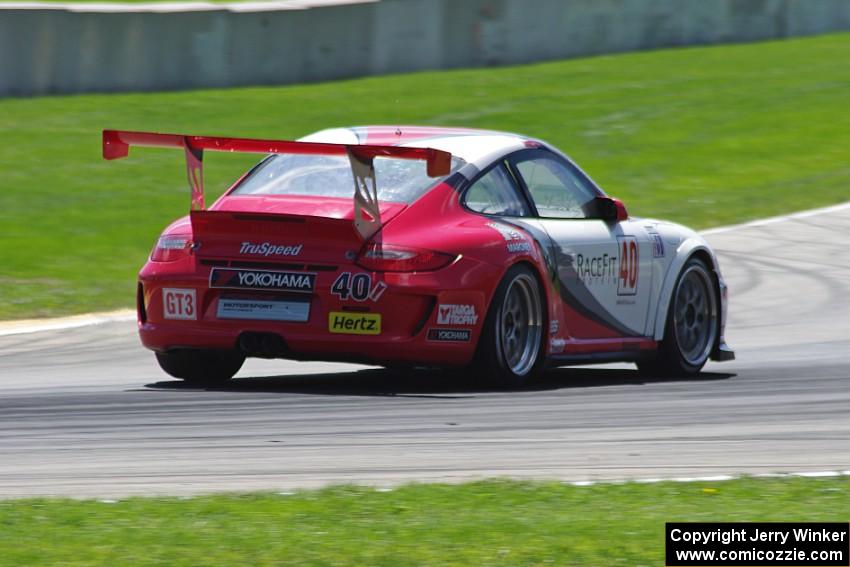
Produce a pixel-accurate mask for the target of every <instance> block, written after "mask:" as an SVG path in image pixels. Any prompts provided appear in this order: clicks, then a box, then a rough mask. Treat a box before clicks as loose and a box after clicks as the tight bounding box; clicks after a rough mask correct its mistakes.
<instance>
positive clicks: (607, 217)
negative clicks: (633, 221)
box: [593, 197, 629, 222]
mask: <svg viewBox="0 0 850 567" xmlns="http://www.w3.org/2000/svg"><path fill="white" fill-rule="evenodd" d="M593 204H594V208H595V209H596V210H595V212H596V214H595V215H593V216H594V217H596V218H600V219H602V220H604V221H607V222H622V221H625V220H629V212H628V211H627V210H626V206H625V205H624V204H623V202H622V201H621V200H619V199H615V198H614V197H596V198H595V199H594V200H593Z"/></svg>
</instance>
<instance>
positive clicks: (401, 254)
mask: <svg viewBox="0 0 850 567" xmlns="http://www.w3.org/2000/svg"><path fill="white" fill-rule="evenodd" d="M456 258H457V256H454V255H451V254H443V253H442V252H434V251H431V250H415V249H413V248H402V247H399V246H387V245H383V244H374V243H373V244H369V245H367V246H366V248H364V249H363V251H362V252H361V253H360V255H359V256H358V257H357V262H356V263H357V265H358V266H360V267H361V268H366V269H367V270H371V271H373V272H429V271H433V270H439V269H440V268H443V267H445V266H448V265H449V264H451V263H452V262H454V261H455V259H456Z"/></svg>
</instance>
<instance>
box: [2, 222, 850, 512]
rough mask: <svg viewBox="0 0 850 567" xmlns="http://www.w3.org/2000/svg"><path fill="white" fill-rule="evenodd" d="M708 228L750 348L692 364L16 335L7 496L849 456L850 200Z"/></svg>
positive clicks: (829, 466) (584, 474) (7, 420)
mask: <svg viewBox="0 0 850 567" xmlns="http://www.w3.org/2000/svg"><path fill="white" fill-rule="evenodd" d="M709 239H710V240H711V241H712V243H713V245H714V246H715V247H716V249H717V250H718V252H719V255H720V259H721V265H722V268H723V270H724V272H725V274H726V277H727V279H728V281H729V283H730V286H731V293H732V307H731V318H730V324H729V329H728V339H729V343H730V345H732V346H733V347H734V348H735V349H736V350H737V353H738V360H736V361H734V362H731V363H722V364H714V363H712V364H709V365H708V366H707V372H706V373H705V374H703V375H702V376H701V377H699V378H695V379H689V380H675V381H663V380H646V379H641V378H640V377H639V376H637V374H636V373H635V371H634V370H632V368H631V367H630V366H627V365H620V366H608V367H605V368H590V367H587V368H573V369H559V370H554V371H551V372H550V373H548V374H547V375H546V376H545V377H544V378H543V379H541V380H540V381H539V382H538V383H537V384H535V385H534V386H532V387H530V388H528V389H526V390H523V391H520V392H506V391H493V390H483V389H476V388H475V387H473V386H469V385H464V384H463V383H462V380H461V379H460V378H459V377H458V376H456V375H451V374H442V373H435V372H406V373H400V372H391V371H385V370H376V369H369V368H366V367H361V366H354V365H343V364H318V363H295V362H285V361H249V363H248V364H246V366H245V368H244V369H243V370H242V371H241V373H240V374H239V378H238V379H237V380H235V381H234V382H233V383H232V385H229V386H228V387H226V388H223V389H220V390H215V391H212V390H203V389H192V388H188V387H186V386H184V385H183V384H182V383H181V382H178V381H174V380H170V379H168V377H167V376H165V375H164V374H162V373H161V372H160V370H159V369H158V367H157V366H156V364H155V362H154V360H153V356H152V355H151V354H150V353H148V352H147V351H145V350H143V349H142V348H141V347H140V346H139V344H138V340H137V338H136V335H135V329H134V325H133V324H132V323H126V322H125V323H111V324H102V325H96V326H90V327H84V328H77V329H67V330H53V331H47V332H42V333H30V334H17V335H11V336H2V337H0V497H18V496H30V495H70V496H99V497H106V496H121V495H130V494H191V493H198V492H210V491H218V490H252V489H272V490H292V489H294V488H302V487H314V486H319V485H324V484H328V483H346V482H357V483H368V484H376V485H392V484H395V483H399V482H407V481H447V482H453V481H458V480H465V479H473V478H481V477H485V476H487V477H489V476H510V477H516V478H557V479H564V480H602V479H622V478H636V479H640V478H649V477H653V478H657V477H683V476H706V475H716V474H738V473H750V474H759V473H768V472H791V471H822V470H838V471H847V470H850V246H848V240H850V207H843V208H838V209H836V210H832V211H830V212H826V213H821V214H818V215H814V216H805V217H798V218H792V219H787V220H784V221H780V222H773V223H769V224H765V225H763V226H749V227H746V226H745V227H739V228H736V229H733V230H729V231H720V232H715V233H713V234H711V235H710V236H709Z"/></svg>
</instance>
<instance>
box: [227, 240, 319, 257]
mask: <svg viewBox="0 0 850 567" xmlns="http://www.w3.org/2000/svg"><path fill="white" fill-rule="evenodd" d="M302 248H304V245H303V244H297V245H294V246H292V245H290V246H282V245H279V244H272V243H271V242H263V243H262V244H254V243H253V242H243V243H242V244H241V245H240V247H239V253H240V254H256V255H258V256H298V255H299V254H301V249H302Z"/></svg>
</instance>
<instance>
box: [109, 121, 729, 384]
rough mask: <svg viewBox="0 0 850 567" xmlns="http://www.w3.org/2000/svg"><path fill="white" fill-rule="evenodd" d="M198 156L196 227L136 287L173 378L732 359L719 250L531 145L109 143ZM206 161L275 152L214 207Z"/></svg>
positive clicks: (510, 378)
mask: <svg viewBox="0 0 850 567" xmlns="http://www.w3.org/2000/svg"><path fill="white" fill-rule="evenodd" d="M131 145H137V146H163V147H173V148H178V149H183V150H184V152H185V156H186V164H187V172H188V177H189V184H190V187H191V193H192V201H191V203H192V207H191V212H190V214H189V215H188V216H186V217H183V218H180V219H178V220H176V221H175V222H173V223H172V224H171V225H169V226H168V227H167V228H166V229H165V231H164V232H163V233H162V235H161V236H160V237H159V240H158V241H157V243H156V246H155V247H154V249H153V251H152V252H151V255H150V258H149V260H148V262H147V263H146V264H145V266H144V267H143V268H142V270H141V272H140V274H139V283H138V298H137V306H138V319H139V321H138V322H139V333H140V335H141V339H142V343H143V344H144V345H145V346H146V347H148V348H150V349H152V350H153V351H154V352H155V353H156V357H157V360H158V361H159V364H160V366H162V368H163V369H164V370H165V371H166V372H167V373H169V374H170V375H172V376H175V377H177V378H182V379H184V380H186V381H191V382H196V383H214V382H220V381H224V380H228V379H230V378H231V377H232V376H233V375H234V374H235V373H236V372H237V371H238V370H239V368H240V367H241V365H242V363H243V362H244V360H245V357H247V356H254V357H263V358H288V359H296V360H339V361H352V362H363V363H369V364H378V365H388V366H395V365H429V366H454V367H459V366H461V367H462V366H466V365H475V366H476V369H477V371H478V372H479V374H478V375H480V376H482V377H485V378H487V379H490V380H493V381H499V382H502V383H508V384H518V383H521V382H523V381H524V380H525V379H527V378H528V377H529V376H531V375H533V374H534V373H535V372H536V371H538V370H540V369H541V368H544V367H545V366H551V365H556V366H559V365H570V364H587V363H593V362H611V361H632V362H636V363H637V364H638V367H639V368H641V369H643V370H647V371H650V372H657V373H663V374H690V373H695V372H698V371H699V370H700V369H701V368H702V367H703V365H704V364H705V362H706V361H707V360H708V359H709V357H711V358H713V359H715V360H728V359H731V358H734V353H733V352H732V351H731V350H730V349H729V348H728V347H727V346H726V344H725V342H724V340H723V328H724V323H725V319H726V297H727V294H726V285H725V284H724V282H723V278H722V277H721V275H720V271H719V268H718V264H717V259H716V258H715V256H714V253H713V252H712V251H711V249H710V247H709V246H708V244H707V243H706V242H705V240H704V239H703V238H701V237H700V236H699V235H698V234H696V233H695V232H693V231H691V230H689V229H687V228H684V227H682V226H679V225H676V224H672V223H668V222H662V221H656V220H647V219H636V218H630V217H629V215H628V214H627V212H626V209H625V207H624V206H623V204H622V203H621V202H620V201H618V200H616V199H613V198H610V197H607V196H606V195H605V194H604V193H603V192H602V190H601V189H599V187H598V186H597V185H596V184H595V183H594V182H593V181H592V180H591V179H590V178H589V177H588V176H587V174H585V173H584V172H583V171H582V170H581V169H580V168H579V167H578V166H577V165H576V164H575V163H573V162H572V161H571V160H570V159H569V158H568V157H567V156H565V155H564V154H562V153H561V152H559V151H558V150H557V149H555V148H554V147H552V146H550V145H549V144H547V143H545V142H543V141H540V140H535V139H531V138H527V137H524V136H520V135H516V134H509V133H503V132H490V131H481V130H469V129H458V128H432V127H406V126H402V127H395V126H393V127H387V126H368V127H358V128H338V129H331V130H324V131H321V132H318V133H315V134H312V135H310V136H308V137H306V138H303V139H302V140H300V141H276V140H254V139H242V138H211V137H203V136H183V135H174V134H154V133H145V132H123V131H115V130H105V131H104V132H103V152H104V157H105V158H106V159H115V158H121V157H125V156H126V155H127V154H128V152H129V146H131ZM204 150H215V151H239V152H258V153H263V154H268V155H267V157H265V159H263V160H262V161H260V163H259V164H257V165H256V166H255V167H254V168H253V169H251V170H250V171H248V172H247V173H246V174H245V175H244V176H243V177H242V178H241V179H239V180H238V181H237V182H236V183H235V184H234V185H233V187H231V188H230V190H228V191H227V192H226V193H225V194H224V195H223V196H222V197H221V198H220V199H218V200H217V201H216V202H215V203H214V204H213V205H212V206H210V207H209V208H208V209H207V208H205V207H204V194H203V175H202V163H203V153H204Z"/></svg>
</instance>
